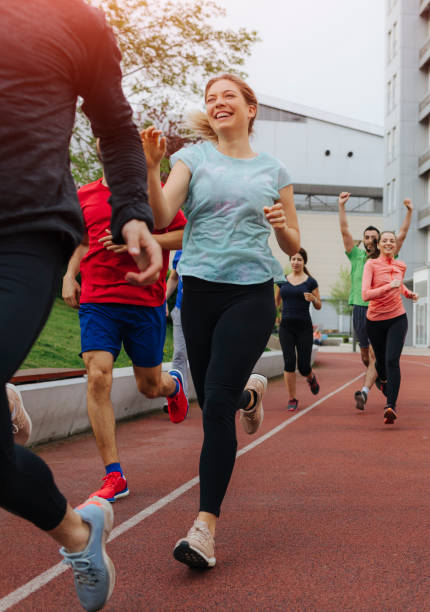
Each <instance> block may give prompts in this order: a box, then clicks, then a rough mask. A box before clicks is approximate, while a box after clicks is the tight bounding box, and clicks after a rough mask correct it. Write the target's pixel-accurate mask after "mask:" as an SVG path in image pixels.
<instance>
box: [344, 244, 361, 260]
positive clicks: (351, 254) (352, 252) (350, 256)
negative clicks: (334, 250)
mask: <svg viewBox="0 0 430 612" xmlns="http://www.w3.org/2000/svg"><path fill="white" fill-rule="evenodd" d="M357 251H358V247H357V246H356V245H355V244H354V246H353V247H352V249H351V250H350V251H345V255H346V256H347V257H348V259H349V260H350V261H352V260H353V259H356V258H357Z"/></svg>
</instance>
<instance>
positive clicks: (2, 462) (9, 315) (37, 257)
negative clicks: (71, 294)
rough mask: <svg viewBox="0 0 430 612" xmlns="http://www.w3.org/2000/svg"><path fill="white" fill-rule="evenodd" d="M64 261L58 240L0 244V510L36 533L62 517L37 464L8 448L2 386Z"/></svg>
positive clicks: (45, 236)
mask: <svg viewBox="0 0 430 612" xmlns="http://www.w3.org/2000/svg"><path fill="white" fill-rule="evenodd" d="M63 259H64V255H63V252H62V248H61V239H60V234H57V233H55V232H35V233H24V234H19V235H16V236H10V237H9V236H2V237H1V241H0V506H1V507H3V508H5V509H6V510H9V511H10V512H13V513H14V514H17V515H19V516H21V517H23V518H25V519H27V520H29V521H31V522H32V523H34V524H35V525H37V526H38V527H40V528H41V529H44V530H50V529H54V527H57V525H58V524H59V523H60V522H61V521H62V519H63V518H64V515H65V513H66V500H65V499H64V497H63V496H62V495H61V493H60V492H59V491H58V489H57V487H56V485H55V483H54V480H53V477H52V474H51V471H50V469H49V468H48V466H47V465H46V463H45V462H44V461H42V459H40V458H39V457H38V456H37V455H35V454H34V453H32V452H30V451H29V450H27V449H26V448H24V447H22V446H19V445H18V444H14V441H13V435H12V423H11V418H10V411H9V403H8V399H7V395H6V389H5V384H6V383H7V382H8V380H10V378H11V377H12V376H13V374H14V373H15V372H16V370H17V369H18V368H19V366H20V365H21V363H22V362H23V361H24V359H25V357H26V356H27V354H28V352H29V351H30V348H31V346H32V345H33V343H34V342H35V340H36V338H37V336H38V335H39V333H40V331H41V329H42V327H43V325H44V324H45V321H46V319H47V318H48V315H49V312H50V309H51V306H52V302H53V300H54V297H55V289H56V286H57V283H58V280H59V278H60V275H61V270H62V264H63Z"/></svg>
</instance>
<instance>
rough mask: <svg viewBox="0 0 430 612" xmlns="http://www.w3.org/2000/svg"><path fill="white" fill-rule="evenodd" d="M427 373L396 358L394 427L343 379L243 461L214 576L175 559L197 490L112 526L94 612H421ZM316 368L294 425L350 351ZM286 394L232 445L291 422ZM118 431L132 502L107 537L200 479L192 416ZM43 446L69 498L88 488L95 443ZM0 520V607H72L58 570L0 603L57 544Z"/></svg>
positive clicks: (123, 505) (428, 605)
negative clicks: (103, 594) (106, 582)
mask: <svg viewBox="0 0 430 612" xmlns="http://www.w3.org/2000/svg"><path fill="white" fill-rule="evenodd" d="M429 367H430V359H426V358H423V357H419V358H415V357H404V358H403V359H402V371H403V381H404V382H403V387H402V390H401V395H400V400H399V412H400V414H399V420H398V423H397V424H396V425H395V426H394V427H387V426H384V425H383V424H382V414H381V412H382V406H383V402H382V397H381V396H380V394H379V392H377V391H374V392H373V393H372V394H371V397H370V400H369V404H368V407H367V409H366V411H365V412H364V413H359V412H358V411H356V410H355V409H354V408H353V404H352V402H351V396H352V392H353V391H354V390H355V388H356V387H357V386H359V385H358V383H353V384H350V385H349V386H347V387H346V388H345V389H343V390H340V391H338V392H337V393H335V394H333V395H331V397H329V398H327V399H325V400H324V401H322V402H320V403H318V405H316V406H315V407H314V408H313V409H312V410H310V411H309V412H307V413H306V414H304V415H303V416H301V417H300V418H296V417H292V419H294V420H292V421H291V422H290V426H287V427H285V428H283V429H282V430H281V431H279V432H277V433H276V434H275V435H273V436H271V437H270V438H268V439H266V440H264V441H263V442H262V443H261V444H259V445H258V446H255V447H254V448H252V449H251V450H249V451H248V452H247V453H246V454H244V455H242V456H241V457H239V459H238V461H237V464H236V469H235V472H234V474H233V478H232V483H231V487H230V489H229V492H228V493H227V497H226V500H225V503H224V506H223V515H222V518H221V520H220V523H219V529H218V535H217V539H216V542H217V562H218V564H217V566H216V568H215V569H214V570H211V571H208V572H204V573H202V572H196V571H192V570H189V569H188V568H186V567H185V566H182V565H180V564H178V563H177V562H175V561H174V560H173V558H172V547H173V545H174V543H175V541H176V540H177V539H178V538H179V537H181V536H182V535H184V534H185V533H186V531H187V529H188V528H189V526H190V524H191V522H192V519H193V516H194V513H195V509H196V506H197V503H198V501H197V495H198V489H197V487H194V488H191V489H190V490H189V491H187V492H185V493H184V494H182V495H180V496H179V497H177V498H176V499H174V500H173V501H171V502H170V503H168V504H167V505H164V506H162V507H160V508H159V509H156V511H155V512H154V513H153V514H151V515H150V516H148V517H147V518H145V519H144V520H143V521H141V522H140V523H138V524H137V525H135V526H133V527H132V528H130V529H129V530H128V531H126V532H124V533H122V534H121V535H120V536H119V537H117V538H116V539H115V540H114V541H113V542H111V544H110V546H109V553H110V554H111V556H112V558H113V559H114V561H115V564H116V568H117V587H116V590H115V592H114V594H113V597H112V599H111V600H110V602H109V604H108V605H107V606H106V608H105V609H106V610H118V611H119V610H126V611H133V612H134V611H138V610H154V611H155V610H188V609H190V608H192V609H194V610H208V609H223V610H237V609H238V608H239V607H241V608H242V609H244V610H285V609H288V610H319V611H321V610H323V611H325V610H327V611H329V610H330V611H333V610H360V611H361V610H369V611H370V610H372V611H373V610H423V611H424V610H429V609H430V564H429V561H430V559H429V556H430V554H429V552H428V551H429V541H428V540H429V535H428V523H429V520H428V517H429V507H430V479H429V477H428V472H429V469H428V464H429V454H430V447H429V446H430V442H429V441H430V434H429V423H430V408H429V406H428V405H427V393H426V387H427V385H426V383H427V379H428V376H429V375H430V372H427V370H428V368H429ZM317 373H318V375H319V378H320V379H321V383H322V385H321V386H322V389H321V394H320V396H319V397H318V398H314V397H313V396H312V395H311V394H310V393H309V391H308V390H307V389H306V388H305V385H304V383H303V381H300V384H299V386H298V390H299V396H300V400H301V407H302V412H299V413H298V416H299V415H300V414H303V412H304V411H303V408H304V406H311V405H312V404H314V403H315V400H317V401H318V402H319V401H320V400H321V399H323V398H324V397H325V396H327V395H328V394H330V393H332V392H333V391H336V390H338V389H339V388H340V387H342V386H343V385H344V384H345V383H347V382H348V381H350V380H352V379H354V378H355V377H356V376H358V375H359V374H360V373H361V367H360V364H359V358H358V356H357V355H346V356H345V355H339V354H327V353H326V354H323V355H322V356H321V357H319V362H318V368H317ZM285 400H286V398H285V393H284V390H283V384H282V381H276V382H273V383H271V384H270V386H269V390H268V394H267V398H266V401H265V421H264V424H263V427H262V429H261V430H260V431H259V432H258V434H257V436H246V435H245V434H242V432H239V446H240V448H243V447H244V446H246V445H248V444H250V443H251V444H252V443H253V442H254V441H257V440H258V439H259V438H261V437H262V436H264V435H265V434H267V433H268V432H270V431H271V430H273V429H274V428H275V427H277V426H278V425H280V424H282V423H284V422H285V421H286V420H287V419H290V418H291V417H290V415H289V414H288V413H286V412H285V403H286V401H285ZM118 437H119V446H120V449H121V456H122V461H123V464H124V466H126V468H127V476H128V478H129V484H130V489H131V491H132V493H131V495H130V496H129V497H128V498H126V499H124V500H121V501H119V502H118V503H117V504H115V525H116V526H117V529H118V526H121V525H122V524H123V523H124V522H125V521H127V520H128V519H130V518H131V517H134V516H135V515H136V514H138V513H139V512H140V511H141V510H142V509H145V508H148V507H149V506H151V505H152V504H156V503H157V502H158V501H159V500H160V499H161V498H163V497H165V496H166V494H168V493H170V492H172V491H174V490H175V489H177V488H178V487H179V486H181V485H183V484H184V483H187V482H188V481H190V480H191V479H192V478H193V477H194V476H195V475H196V471H197V462H198V455H199V449H200V441H201V420H200V414H199V409H198V407H197V406H194V407H193V408H192V410H191V414H190V417H189V418H188V419H187V421H186V422H185V423H183V424H181V425H171V424H170V423H168V422H166V417H165V415H163V414H155V415H151V416H149V417H144V418H141V419H138V420H136V421H133V422H129V423H125V424H121V425H120V426H119V427H118ZM40 453H41V454H42V455H43V457H44V458H45V459H46V460H47V461H48V463H49V464H50V465H51V467H52V468H53V470H54V473H55V475H56V478H57V481H58V483H59V485H60V487H61V488H62V490H63V491H64V492H65V493H66V494H67V496H68V498H69V500H70V501H71V503H72V504H77V503H79V502H80V501H82V499H83V498H84V497H85V496H86V494H87V493H88V492H90V491H91V490H94V489H95V488H96V487H97V486H98V484H99V477H100V476H101V475H102V474H101V473H100V472H101V466H100V462H99V460H98V459H97V458H96V455H95V445H94V442H93V440H92V439H91V437H88V436H84V437H82V438H80V439H74V440H73V441H69V442H65V443H58V444H52V445H49V446H46V447H44V448H41V449H40ZM153 509H154V508H153ZM0 520H1V526H2V528H1V533H0V544H1V548H2V551H3V554H2V560H1V562H0V610H4V609H13V610H17V611H18V610H22V611H27V610H28V611H30V610H31V611H33V610H46V611H51V610H52V611H53V610H77V609H79V606H78V605H77V603H76V599H75V596H74V589H73V586H72V584H71V578H72V575H71V572H70V571H68V572H65V573H63V574H61V575H59V576H58V577H56V578H55V579H53V580H51V581H50V582H49V583H48V584H47V585H46V586H43V587H42V588H39V589H37V590H36V591H35V592H33V593H32V594H31V595H29V596H28V597H26V598H25V599H22V600H21V601H20V602H19V603H17V605H16V606H13V607H12V608H11V607H10V605H7V602H8V601H9V602H10V601H11V599H12V598H13V597H14V593H15V597H16V590H17V589H18V588H19V587H21V586H22V585H24V584H26V583H27V582H28V581H29V580H31V579H34V578H35V577H38V576H39V575H40V574H41V573H42V572H44V571H45V570H49V568H51V567H52V566H53V565H54V564H56V562H57V560H58V557H57V555H56V554H55V544H52V543H51V542H50V540H48V538H46V536H44V534H41V533H39V532H37V531H36V530H35V529H33V528H32V527H31V526H30V525H28V524H26V523H25V522H23V521H21V520H20V519H18V518H16V517H13V516H11V515H9V514H7V513H5V512H2V511H0ZM5 551H10V553H11V554H9V555H7V554H5ZM8 595H11V596H12V597H11V598H8V599H6V597H7V596H8ZM12 601H13V599H12ZM15 601H17V599H15Z"/></svg>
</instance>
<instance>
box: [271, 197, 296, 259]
mask: <svg viewBox="0 0 430 612" xmlns="http://www.w3.org/2000/svg"><path fill="white" fill-rule="evenodd" d="M264 214H265V215H266V219H267V220H268V221H269V223H270V224H271V226H272V227H273V229H274V230H275V236H276V240H277V241H278V244H279V246H280V247H281V249H282V250H283V251H284V253H287V255H294V254H295V253H297V251H298V250H299V249H300V231H299V222H298V220H297V212H296V207H295V204H294V193H293V186H292V185H287V186H286V187H283V188H282V189H281V190H280V191H279V202H276V204H274V205H273V206H265V207H264Z"/></svg>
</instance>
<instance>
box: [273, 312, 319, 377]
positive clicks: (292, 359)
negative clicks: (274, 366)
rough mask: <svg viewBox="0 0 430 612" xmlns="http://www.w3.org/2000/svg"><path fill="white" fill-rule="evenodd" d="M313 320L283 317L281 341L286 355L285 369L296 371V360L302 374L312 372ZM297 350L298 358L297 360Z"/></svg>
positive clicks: (280, 331) (280, 332)
mask: <svg viewBox="0 0 430 612" xmlns="http://www.w3.org/2000/svg"><path fill="white" fill-rule="evenodd" d="M313 337H314V334H313V329H312V321H311V320H310V319H309V320H302V319H283V320H282V321H281V325H280V326H279V342H280V343H281V348H282V353H283V355H284V370H285V371H286V372H295V371H296V361H297V365H298V368H299V372H300V374H301V375H302V376H309V374H310V373H311V372H312V366H311V359H312V345H313ZM296 351H297V360H296Z"/></svg>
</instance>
